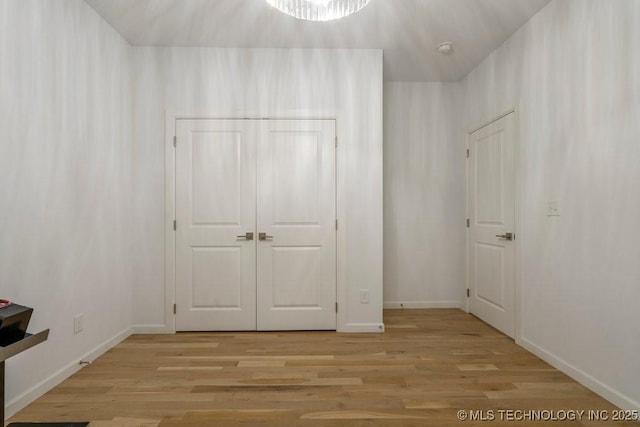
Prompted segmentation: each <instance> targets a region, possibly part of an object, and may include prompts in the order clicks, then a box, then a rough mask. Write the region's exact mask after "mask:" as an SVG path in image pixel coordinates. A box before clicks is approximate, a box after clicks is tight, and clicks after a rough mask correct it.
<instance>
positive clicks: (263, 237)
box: [258, 233, 273, 240]
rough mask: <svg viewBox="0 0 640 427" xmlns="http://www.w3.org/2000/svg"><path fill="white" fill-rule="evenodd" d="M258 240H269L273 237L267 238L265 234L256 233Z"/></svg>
mask: <svg viewBox="0 0 640 427" xmlns="http://www.w3.org/2000/svg"><path fill="white" fill-rule="evenodd" d="M258 239H260V240H271V239H273V236H267V233H258Z"/></svg>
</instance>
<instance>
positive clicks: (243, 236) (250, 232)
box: [236, 231, 253, 240]
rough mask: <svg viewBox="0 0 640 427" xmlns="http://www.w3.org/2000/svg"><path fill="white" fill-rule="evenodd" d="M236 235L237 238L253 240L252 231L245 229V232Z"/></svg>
mask: <svg viewBox="0 0 640 427" xmlns="http://www.w3.org/2000/svg"><path fill="white" fill-rule="evenodd" d="M236 237H238V239H244V240H253V231H247V232H246V233H245V234H243V235H241V236H236Z"/></svg>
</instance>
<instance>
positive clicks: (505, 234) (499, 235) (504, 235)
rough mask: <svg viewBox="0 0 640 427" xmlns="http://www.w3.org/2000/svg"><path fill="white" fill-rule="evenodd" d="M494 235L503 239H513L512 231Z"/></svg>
mask: <svg viewBox="0 0 640 427" xmlns="http://www.w3.org/2000/svg"><path fill="white" fill-rule="evenodd" d="M496 237H498V238H500V239H504V240H513V233H504V234H496Z"/></svg>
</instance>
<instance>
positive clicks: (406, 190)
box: [384, 82, 466, 308]
mask: <svg viewBox="0 0 640 427" xmlns="http://www.w3.org/2000/svg"><path fill="white" fill-rule="evenodd" d="M384 86H385V90H384V238H385V240H384V305H385V307H389V308H397V307H400V306H401V304H402V307H405V308H434V307H460V306H461V304H462V301H463V300H464V288H465V272H464V268H465V264H464V252H465V244H466V240H465V239H466V231H465V228H464V221H465V218H466V213H465V203H466V202H465V200H466V198H465V191H466V190H465V188H466V184H465V167H466V157H465V150H464V147H463V144H461V143H460V141H461V133H460V129H459V128H460V121H461V117H460V109H461V107H462V105H461V102H460V101H461V86H460V84H459V83H406V82H387V83H385V85H384Z"/></svg>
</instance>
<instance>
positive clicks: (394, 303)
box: [383, 301, 463, 309]
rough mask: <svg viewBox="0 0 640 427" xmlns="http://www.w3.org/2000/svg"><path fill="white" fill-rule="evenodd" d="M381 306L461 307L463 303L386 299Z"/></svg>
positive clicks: (389, 307)
mask: <svg viewBox="0 0 640 427" xmlns="http://www.w3.org/2000/svg"><path fill="white" fill-rule="evenodd" d="M383 306H384V308H386V309H394V308H406V309H416V308H418V309H421V308H462V307H463V304H462V302H460V301H386V302H385V303H384V305H383Z"/></svg>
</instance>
